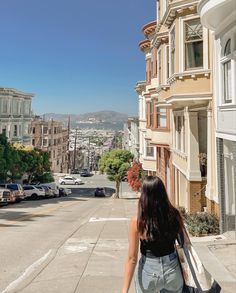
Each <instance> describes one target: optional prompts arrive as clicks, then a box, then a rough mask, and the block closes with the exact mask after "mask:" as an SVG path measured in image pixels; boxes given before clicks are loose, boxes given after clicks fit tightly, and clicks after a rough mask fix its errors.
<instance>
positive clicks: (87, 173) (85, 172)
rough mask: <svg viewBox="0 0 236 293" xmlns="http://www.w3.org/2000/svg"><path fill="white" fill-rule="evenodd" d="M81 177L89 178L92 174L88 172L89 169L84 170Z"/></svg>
mask: <svg viewBox="0 0 236 293" xmlns="http://www.w3.org/2000/svg"><path fill="white" fill-rule="evenodd" d="M80 176H81V177H89V176H91V174H90V172H89V171H88V170H87V169H83V170H82V171H81V172H80Z"/></svg>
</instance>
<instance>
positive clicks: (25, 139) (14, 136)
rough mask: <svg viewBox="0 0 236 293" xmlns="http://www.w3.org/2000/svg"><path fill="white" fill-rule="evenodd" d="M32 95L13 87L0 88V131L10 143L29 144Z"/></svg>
mask: <svg viewBox="0 0 236 293" xmlns="http://www.w3.org/2000/svg"><path fill="white" fill-rule="evenodd" d="M33 96H34V95H33V94H30V93H25V92H21V91H18V90H16V89H13V88H0V133H5V134H6V136H7V138H8V140H9V142H11V143H20V144H23V145H31V139H32V137H31V135H30V123H31V120H32V109H31V104H32V98H33Z"/></svg>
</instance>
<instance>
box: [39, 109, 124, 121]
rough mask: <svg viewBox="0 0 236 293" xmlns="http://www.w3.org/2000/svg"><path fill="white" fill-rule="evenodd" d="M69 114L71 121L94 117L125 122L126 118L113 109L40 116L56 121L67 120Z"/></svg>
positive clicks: (101, 119)
mask: <svg viewBox="0 0 236 293" xmlns="http://www.w3.org/2000/svg"><path fill="white" fill-rule="evenodd" d="M69 116H70V120H71V121H88V120H89V119H95V120H97V121H103V122H111V123H114V122H115V123H116V122H125V121H126V120H127V119H128V115H127V114H124V113H119V112H115V111H99V112H91V113H84V114H56V113H46V114H44V115H42V117H44V119H45V120H49V119H54V120H58V121H68V117H69Z"/></svg>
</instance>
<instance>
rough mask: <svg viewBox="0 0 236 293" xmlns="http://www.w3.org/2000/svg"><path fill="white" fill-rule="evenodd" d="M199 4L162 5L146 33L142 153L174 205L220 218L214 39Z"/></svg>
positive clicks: (189, 0)
mask: <svg viewBox="0 0 236 293" xmlns="http://www.w3.org/2000/svg"><path fill="white" fill-rule="evenodd" d="M198 2H199V1H193V0H172V1H164V0H160V1H157V20H156V21H154V22H151V23H149V24H147V25H145V26H144V27H143V33H144V35H145V37H146V39H145V40H144V41H142V42H141V43H140V44H139V47H140V49H141V50H142V51H143V52H144V53H145V59H146V82H145V86H143V83H141V84H140V85H139V83H138V85H137V87H136V88H137V91H138V93H139V99H141V100H143V103H140V107H141V110H140V112H142V111H144V112H145V116H146V121H143V124H144V123H145V124H146V129H145V130H142V132H143V133H144V135H143V144H141V143H140V146H143V150H144V151H143V152H142V151H140V152H141V153H142V154H143V155H142V159H141V160H142V162H143V167H144V169H146V170H148V171H149V173H150V174H157V175H158V176H160V177H161V178H162V179H163V180H164V182H165V184H166V187H167V190H168V193H169V195H170V198H171V200H172V202H174V203H175V204H176V205H178V206H183V207H185V208H186V209H187V210H188V211H190V212H196V211H201V210H203V209H208V210H209V211H210V212H213V213H218V196H217V188H216V171H215V170H216V155H215V154H216V144H215V128H214V127H215V124H214V111H213V109H214V105H213V101H212V36H211V34H210V33H209V31H208V30H207V29H206V28H203V27H202V24H201V21H200V17H199V15H198V12H197V5H198ZM140 97H141V98H140ZM144 101H145V102H144ZM144 107H145V110H144ZM143 124H141V127H143V126H144V125H143ZM143 128H144V127H143ZM140 131H141V129H140Z"/></svg>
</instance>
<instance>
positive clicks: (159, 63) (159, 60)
mask: <svg viewBox="0 0 236 293" xmlns="http://www.w3.org/2000/svg"><path fill="white" fill-rule="evenodd" d="M158 83H159V85H161V49H160V50H159V51H158Z"/></svg>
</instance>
